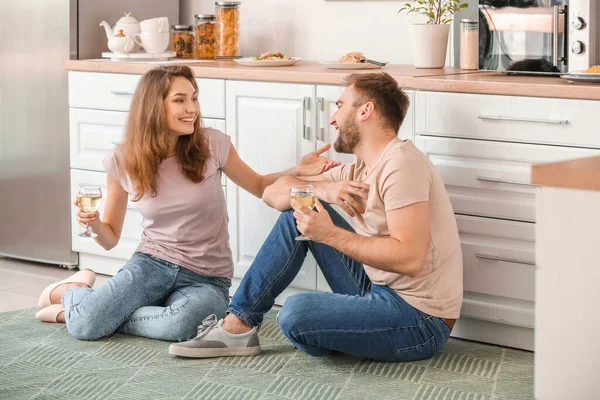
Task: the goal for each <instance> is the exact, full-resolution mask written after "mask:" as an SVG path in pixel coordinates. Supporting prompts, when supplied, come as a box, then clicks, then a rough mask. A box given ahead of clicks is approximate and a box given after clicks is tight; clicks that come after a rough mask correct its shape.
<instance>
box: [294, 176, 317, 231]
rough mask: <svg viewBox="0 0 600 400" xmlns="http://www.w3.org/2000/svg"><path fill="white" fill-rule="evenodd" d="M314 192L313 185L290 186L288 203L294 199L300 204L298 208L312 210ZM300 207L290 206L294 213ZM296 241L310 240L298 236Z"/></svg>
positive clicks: (314, 199)
mask: <svg viewBox="0 0 600 400" xmlns="http://www.w3.org/2000/svg"><path fill="white" fill-rule="evenodd" d="M314 190H315V188H314V187H313V185H302V186H292V189H291V190H290V201H291V200H292V199H294V200H296V201H297V202H298V203H300V207H307V208H310V209H311V210H312V209H313V208H315V201H316V199H317V198H316V197H315V192H314ZM300 207H297V206H295V205H294V204H292V208H293V209H294V210H295V211H298V210H299V209H300ZM296 240H310V239H309V238H307V237H306V236H304V235H300V236H298V237H296Z"/></svg>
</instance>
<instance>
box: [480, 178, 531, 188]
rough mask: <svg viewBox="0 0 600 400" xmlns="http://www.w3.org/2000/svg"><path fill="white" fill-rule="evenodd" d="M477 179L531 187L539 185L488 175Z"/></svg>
mask: <svg viewBox="0 0 600 400" xmlns="http://www.w3.org/2000/svg"><path fill="white" fill-rule="evenodd" d="M477 180H478V181H481V182H493V183H505V184H507V185H519V186H531V187H536V186H538V185H534V184H533V183H526V182H517V181H507V180H504V179H500V178H488V177H487V176H478V177H477Z"/></svg>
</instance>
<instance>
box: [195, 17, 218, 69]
mask: <svg viewBox="0 0 600 400" xmlns="http://www.w3.org/2000/svg"><path fill="white" fill-rule="evenodd" d="M194 17H195V18H196V58H197V59H198V60H212V59H214V58H215V16H214V15H213V14H205V15H198V14H196V15H194Z"/></svg>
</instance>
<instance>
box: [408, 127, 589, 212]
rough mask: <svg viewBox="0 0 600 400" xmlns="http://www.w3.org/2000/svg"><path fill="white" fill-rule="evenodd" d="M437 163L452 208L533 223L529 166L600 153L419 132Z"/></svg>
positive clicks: (421, 144)
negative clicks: (447, 136)
mask: <svg viewBox="0 0 600 400" xmlns="http://www.w3.org/2000/svg"><path fill="white" fill-rule="evenodd" d="M416 145H417V147H418V148H419V149H420V150H421V151H423V152H424V153H425V154H427V156H428V157H429V159H430V160H431V162H432V163H433V164H434V165H435V166H436V168H437V170H438V171H439V173H440V175H441V177H442V180H443V181H444V183H445V185H446V190H447V191H448V195H449V196H450V200H451V201H452V206H453V208H454V212H455V213H457V214H469V215H479V216H487V217H493V218H505V219H511V220H517V221H530V222H532V221H535V193H536V188H535V187H534V186H533V185H531V184H529V182H530V175H531V173H530V172H531V165H532V164H534V163H541V162H551V161H559V160H564V159H569V158H578V157H586V156H592V155H595V154H600V150H597V149H583V148H576V147H558V146H543V145H531V144H522V143H507V142H497V141H484V140H470V139H457V138H446V137H433V136H425V135H417V138H416Z"/></svg>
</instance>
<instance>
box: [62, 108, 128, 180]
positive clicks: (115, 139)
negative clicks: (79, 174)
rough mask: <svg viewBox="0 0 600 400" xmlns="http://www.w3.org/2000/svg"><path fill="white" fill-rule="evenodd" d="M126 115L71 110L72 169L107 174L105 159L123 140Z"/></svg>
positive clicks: (124, 113)
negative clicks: (104, 172)
mask: <svg viewBox="0 0 600 400" xmlns="http://www.w3.org/2000/svg"><path fill="white" fill-rule="evenodd" d="M127 115H128V113H126V112H121V111H103V110H87V109H83V108H71V109H69V119H70V121H69V131H70V140H71V144H70V147H71V168H77V169H87V170H91V171H104V168H103V167H102V160H103V159H104V157H106V156H107V155H109V154H111V153H112V152H113V149H114V147H115V144H116V143H119V142H120V141H121V137H122V136H123V129H124V128H125V122H126V121H127Z"/></svg>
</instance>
